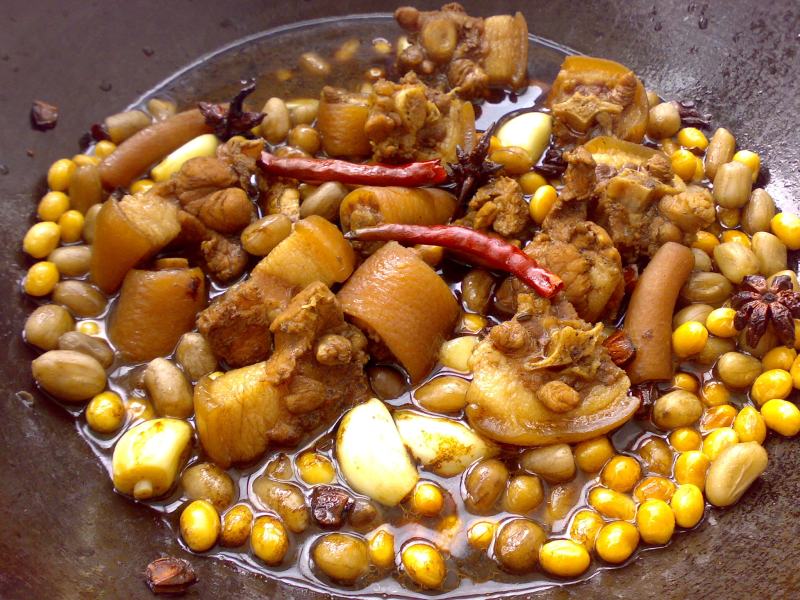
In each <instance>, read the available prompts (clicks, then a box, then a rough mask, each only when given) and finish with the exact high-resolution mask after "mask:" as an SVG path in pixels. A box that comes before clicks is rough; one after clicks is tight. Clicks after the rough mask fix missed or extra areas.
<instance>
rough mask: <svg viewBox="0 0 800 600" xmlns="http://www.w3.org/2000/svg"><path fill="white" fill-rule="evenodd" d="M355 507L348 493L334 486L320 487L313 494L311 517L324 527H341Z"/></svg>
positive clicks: (315, 488) (316, 487)
mask: <svg viewBox="0 0 800 600" xmlns="http://www.w3.org/2000/svg"><path fill="white" fill-rule="evenodd" d="M353 505H354V501H353V499H352V498H351V497H350V495H349V494H348V493H347V492H345V491H344V490H342V489H340V488H337V487H333V486H332V485H318V486H315V487H314V491H313V492H311V515H312V516H313V517H314V520H315V521H316V522H317V523H319V524H320V526H322V527H341V526H342V523H343V522H344V515H345V513H346V512H348V511H350V510H352V509H353Z"/></svg>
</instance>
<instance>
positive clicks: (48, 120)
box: [31, 100, 58, 131]
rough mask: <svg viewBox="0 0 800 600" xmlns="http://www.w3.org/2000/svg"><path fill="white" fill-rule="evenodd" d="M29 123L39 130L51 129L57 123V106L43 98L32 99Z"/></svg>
mask: <svg viewBox="0 0 800 600" xmlns="http://www.w3.org/2000/svg"><path fill="white" fill-rule="evenodd" d="M31 123H32V124H33V126H34V127H35V128H36V129H38V130H40V131H47V130H48V129H53V128H54V127H55V126H56V125H57V124H58V107H57V106H55V105H54V104H50V103H49V102H45V101H44V100H34V101H33V105H32V106H31Z"/></svg>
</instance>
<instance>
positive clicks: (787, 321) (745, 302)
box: [731, 275, 800, 346]
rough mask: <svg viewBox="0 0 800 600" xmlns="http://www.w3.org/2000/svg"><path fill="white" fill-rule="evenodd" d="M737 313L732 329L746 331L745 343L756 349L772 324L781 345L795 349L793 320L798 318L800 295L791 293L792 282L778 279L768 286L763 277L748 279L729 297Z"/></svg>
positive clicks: (750, 276) (782, 277)
mask: <svg viewBox="0 0 800 600" xmlns="http://www.w3.org/2000/svg"><path fill="white" fill-rule="evenodd" d="M731 306H732V307H733V308H734V310H736V317H734V320H733V325H734V327H736V329H745V328H746V329H747V343H748V344H749V345H750V346H756V345H757V344H758V342H759V341H760V340H761V337H762V336H763V335H764V333H765V332H766V331H767V326H768V325H769V324H770V322H771V323H772V326H773V328H774V329H775V333H776V334H777V335H778V339H779V340H780V341H781V343H782V344H786V345H789V346H793V345H794V319H796V318H800V292H795V291H794V290H793V289H792V279H791V278H790V277H789V276H788V275H779V276H777V277H776V278H775V279H773V281H772V283H771V284H768V283H767V280H766V278H765V277H763V276H762V275H748V276H747V277H745V278H744V280H743V281H742V284H741V285H740V286H739V291H738V292H736V293H735V294H734V295H733V296H732V297H731Z"/></svg>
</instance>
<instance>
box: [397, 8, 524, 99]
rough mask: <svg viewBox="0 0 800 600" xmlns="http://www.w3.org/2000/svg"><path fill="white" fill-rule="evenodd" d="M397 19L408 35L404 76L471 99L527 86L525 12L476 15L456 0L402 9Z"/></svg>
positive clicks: (402, 55) (400, 62)
mask: <svg viewBox="0 0 800 600" xmlns="http://www.w3.org/2000/svg"><path fill="white" fill-rule="evenodd" d="M395 19H396V20H397V23H398V24H399V25H400V26H401V27H402V28H403V29H405V30H406V31H407V32H408V44H407V45H406V46H405V47H404V48H402V49H401V50H400V52H399V54H398V57H397V68H398V69H399V70H400V72H401V73H405V72H408V71H413V72H415V73H417V74H418V75H420V76H421V77H424V78H425V79H426V81H428V82H429V83H431V84H446V86H447V87H449V88H450V89H452V90H454V91H455V92H456V93H457V94H458V95H459V96H460V97H462V98H465V99H473V98H483V97H486V96H487V94H488V93H489V88H490V86H495V87H504V88H511V89H515V90H516V89H520V88H523V87H525V85H527V77H526V75H527V66H528V24H527V23H526V22H525V17H523V16H522V14H521V13H516V14H515V15H513V16H511V15H495V16H492V17H487V18H485V19H484V18H481V17H471V16H469V15H468V14H467V13H466V11H465V10H464V8H463V7H462V6H461V5H460V4H458V3H456V2H451V3H449V4H445V5H444V6H442V8H441V10H432V11H420V10H418V9H416V8H414V7H411V6H402V7H400V8H398V9H397V10H396V11H395Z"/></svg>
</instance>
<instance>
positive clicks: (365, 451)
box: [336, 398, 419, 506]
mask: <svg viewBox="0 0 800 600" xmlns="http://www.w3.org/2000/svg"><path fill="white" fill-rule="evenodd" d="M336 458H337V460H338V461H339V466H340V468H341V470H342V474H343V475H344V478H345V479H346V480H347V483H348V484H350V487H352V488H353V489H354V490H355V491H356V492H358V493H360V494H364V495H365V496H369V497H370V498H372V499H373V500H377V501H378V502H380V503H381V504H385V505H386V506H395V505H396V504H398V503H399V502H400V501H401V500H402V499H403V498H404V497H405V496H406V495H407V494H408V493H409V492H410V491H411V490H412V489H413V488H414V486H415V485H416V483H417V479H419V475H418V473H417V468H416V467H415V466H414V463H412V462H411V459H410V458H409V456H408V452H407V451H406V447H405V446H404V445H403V440H402V439H401V438H400V434H399V433H398V431H397V427H395V424H394V421H393V420H392V415H391V414H390V413H389V410H388V409H387V408H386V406H385V405H384V403H383V402H381V401H380V400H378V399H376V398H373V399H372V400H368V401H367V402H365V403H363V404H359V405H358V406H356V407H355V408H352V409H351V410H350V411H349V412H348V413H347V414H346V415H345V416H344V418H343V419H342V423H341V425H339V431H338V432H337V434H336Z"/></svg>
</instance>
